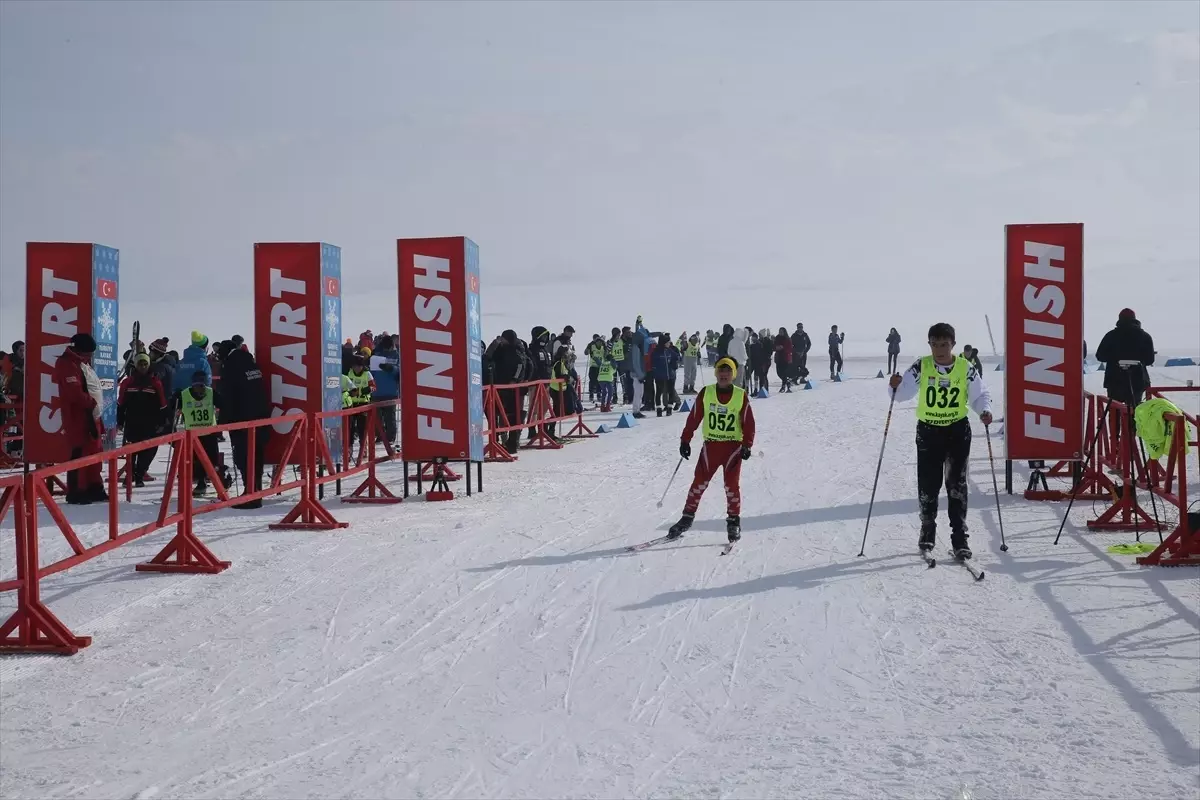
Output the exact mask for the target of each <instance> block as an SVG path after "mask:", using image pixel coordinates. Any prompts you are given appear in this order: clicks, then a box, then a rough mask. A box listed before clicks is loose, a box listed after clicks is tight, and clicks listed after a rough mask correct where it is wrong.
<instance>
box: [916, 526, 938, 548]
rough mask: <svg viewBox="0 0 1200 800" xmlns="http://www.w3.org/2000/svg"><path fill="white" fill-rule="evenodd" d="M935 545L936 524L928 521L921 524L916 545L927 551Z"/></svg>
mask: <svg viewBox="0 0 1200 800" xmlns="http://www.w3.org/2000/svg"><path fill="white" fill-rule="evenodd" d="M936 545H937V525H936V524H934V523H932V522H928V523H923V524H922V525H921V538H920V539H919V540H918V541H917V547H918V548H920V549H921V550H924V551H925V552H926V553H928V552H929V551H930V550H932V549H933V548H934V547H935V546H936Z"/></svg>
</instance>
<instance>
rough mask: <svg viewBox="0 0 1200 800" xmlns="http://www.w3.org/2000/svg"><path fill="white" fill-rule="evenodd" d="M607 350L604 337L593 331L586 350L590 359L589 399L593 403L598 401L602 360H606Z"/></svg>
mask: <svg viewBox="0 0 1200 800" xmlns="http://www.w3.org/2000/svg"><path fill="white" fill-rule="evenodd" d="M606 351H607V348H606V347H605V346H604V339H603V338H601V336H600V334H598V333H593V334H592V341H591V344H589V345H588V346H587V349H586V350H585V351H584V354H585V355H586V356H587V360H588V400H589V401H591V402H593V403H595V402H596V395H597V390H598V389H599V388H600V362H601V361H603V360H604V354H605V352H606Z"/></svg>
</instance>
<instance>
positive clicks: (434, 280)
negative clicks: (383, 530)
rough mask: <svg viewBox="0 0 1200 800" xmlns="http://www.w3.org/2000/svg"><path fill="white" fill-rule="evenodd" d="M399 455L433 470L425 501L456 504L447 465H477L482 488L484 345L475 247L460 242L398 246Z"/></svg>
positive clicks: (454, 239)
mask: <svg viewBox="0 0 1200 800" xmlns="http://www.w3.org/2000/svg"><path fill="white" fill-rule="evenodd" d="M396 251H397V264H398V283H399V294H400V396H401V397H402V398H404V402H403V403H401V405H400V431H401V452H402V454H403V457H404V462H405V473H406V474H405V478H406V484H407V477H408V476H407V471H408V463H409V462H416V463H417V470H418V474H419V472H420V469H421V467H422V464H423V463H429V462H433V464H434V479H433V487H432V489H431V490H430V491H429V493H428V494H427V495H426V497H427V499H429V500H450V499H452V498H453V497H454V494H453V492H451V491H450V488H449V486H448V485H447V483H446V480H445V478H444V470H445V463H446V462H447V461H465V462H468V463H467V464H466V468H467V494H470V492H471V478H470V475H471V464H470V462H475V464H476V468H477V470H478V477H479V481H480V484H481V488H482V480H483V475H482V462H483V456H484V453H483V438H484V437H483V428H484V419H483V360H482V359H483V342H482V333H481V329H480V314H481V312H480V305H479V294H480V292H479V290H480V285H479V247H478V246H477V245H476V244H475V243H474V242H472V241H471V240H470V239H468V238H466V237H464V236H453V237H446V238H437V239H399V240H397V242H396Z"/></svg>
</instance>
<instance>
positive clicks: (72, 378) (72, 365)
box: [52, 333, 108, 505]
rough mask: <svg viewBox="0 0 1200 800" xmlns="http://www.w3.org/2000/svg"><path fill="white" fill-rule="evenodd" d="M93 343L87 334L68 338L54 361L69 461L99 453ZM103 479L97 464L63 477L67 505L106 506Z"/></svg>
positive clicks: (100, 398)
mask: <svg viewBox="0 0 1200 800" xmlns="http://www.w3.org/2000/svg"><path fill="white" fill-rule="evenodd" d="M95 352H96V340H95V339H93V338H92V337H91V335H90V334H87V333H77V334H75V335H74V336H72V337H71V344H70V345H69V346H67V347H66V348H65V349H64V350H63V352H62V355H60V356H59V357H58V360H57V361H55V362H54V371H53V373H52V374H53V377H54V385H55V388H56V389H57V390H58V398H59V403H60V404H61V406H62V411H61V413H62V428H61V430H62V432H63V436H64V437H65V438H66V440H67V446H68V447H69V448H71V459H72V460H74V459H76V458H83V457H84V456H90V455H95V454H96V453H99V452H100V451H101V449H102V447H101V444H100V442H101V439H102V438H103V436H104V422H103V421H102V420H101V418H100V417H101V414H102V412H103V410H104V394H103V392H102V390H101V389H100V377H99V376H98V375H96V370H94V369H93V368H92V356H93V354H94V353H95ZM107 500H108V492H106V491H104V479H103V475H102V474H101V465H100V464H91V465H89V466H86V467H83V468H82V469H75V470H71V471H69V472H68V473H67V502H68V503H70V504H72V505H75V504H78V505H86V504H88V503H93V502H106V501H107Z"/></svg>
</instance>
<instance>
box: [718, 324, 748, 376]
mask: <svg viewBox="0 0 1200 800" xmlns="http://www.w3.org/2000/svg"><path fill="white" fill-rule="evenodd" d="M732 338H733V326H732V325H729V324H726V325H725V327H724V328H722V329H721V335H720V336H718V337H717V360H718V361H719V360H720V359H722V358H725V357H726V356H728V355H729V340H730V339H732ZM741 366H742V367H743V368H745V366H746V365H745V364H742V365H741Z"/></svg>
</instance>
